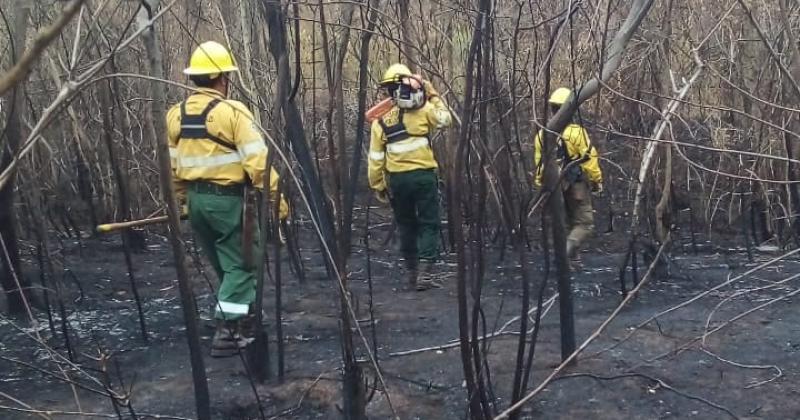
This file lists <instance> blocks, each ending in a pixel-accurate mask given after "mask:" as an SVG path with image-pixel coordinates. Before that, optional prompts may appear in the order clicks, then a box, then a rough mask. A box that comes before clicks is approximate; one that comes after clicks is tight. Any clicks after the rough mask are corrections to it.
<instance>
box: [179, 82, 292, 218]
mask: <svg viewBox="0 0 800 420" xmlns="http://www.w3.org/2000/svg"><path fill="white" fill-rule="evenodd" d="M213 100H219V103H218V104H217V105H216V106H214V108H213V109H211V110H210V112H209V113H208V116H207V117H206V120H205V129H206V130H208V133H209V134H211V135H213V136H216V137H217V138H218V139H219V140H221V141H222V143H224V144H229V145H230V147H226V146H223V145H221V144H218V143H216V142H214V141H212V140H210V139H202V138H200V139H198V138H185V139H182V138H181V104H176V105H175V106H173V107H172V108H171V109H170V110H169V111H168V112H167V137H168V142H169V152H170V157H171V160H172V171H173V180H174V181H175V192H176V194H177V195H178V196H179V197H184V196H185V193H186V186H187V183H188V182H191V181H205V182H213V183H215V184H219V185H235V184H243V183H245V182H246V180H248V179H249V180H250V182H251V183H252V185H253V186H255V187H256V188H259V189H263V187H264V185H263V176H264V173H265V171H266V170H267V154H268V149H267V146H266V145H265V144H264V139H263V137H262V135H261V132H260V131H259V130H258V128H257V127H256V126H255V124H254V123H253V114H251V113H250V111H249V110H248V109H247V107H245V105H244V104H242V103H241V102H239V101H234V100H230V99H225V98H224V97H223V95H222V94H221V93H220V92H218V91H216V90H213V89H199V90H198V91H197V92H195V93H194V94H192V95H191V96H189V98H188V99H187V100H186V101H185V111H186V114H187V115H199V114H202V113H203V111H204V110H205V109H206V107H207V106H208V105H209V103H210V102H211V101H213ZM201 129H202V127H201ZM269 182H270V185H269V190H270V192H272V193H273V194H274V193H276V192H277V190H278V173H277V172H276V171H275V169H274V168H270V176H269ZM283 205H284V203H282V207H283Z"/></svg>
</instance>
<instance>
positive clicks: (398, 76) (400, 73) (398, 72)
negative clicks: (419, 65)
mask: <svg viewBox="0 0 800 420" xmlns="http://www.w3.org/2000/svg"><path fill="white" fill-rule="evenodd" d="M411 75H412V74H411V69H409V68H408V66H406V65H405V64H400V63H396V64H392V65H391V66H389V68H388V69H386V71H385V72H384V73H383V79H381V84H382V85H385V84H388V83H400V82H401V81H402V79H403V78H404V77H409V76H411Z"/></svg>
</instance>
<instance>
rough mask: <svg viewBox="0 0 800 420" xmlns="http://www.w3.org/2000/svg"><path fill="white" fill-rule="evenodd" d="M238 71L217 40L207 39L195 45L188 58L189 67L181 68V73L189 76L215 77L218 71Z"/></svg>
mask: <svg viewBox="0 0 800 420" xmlns="http://www.w3.org/2000/svg"><path fill="white" fill-rule="evenodd" d="M232 71H239V68H238V67H236V64H235V63H234V62H233V56H232V55H231V53H230V52H229V51H228V49H227V48H225V46H224V45H222V44H220V43H219V42H214V41H208V42H204V43H202V44H200V45H198V46H197V48H196V49H195V50H194V52H193V53H192V58H191V59H189V67H187V68H185V69H184V70H183V74H186V75H189V76H196V75H208V76H209V77H211V78H212V79H213V78H216V77H217V76H219V74H220V73H228V72H232Z"/></svg>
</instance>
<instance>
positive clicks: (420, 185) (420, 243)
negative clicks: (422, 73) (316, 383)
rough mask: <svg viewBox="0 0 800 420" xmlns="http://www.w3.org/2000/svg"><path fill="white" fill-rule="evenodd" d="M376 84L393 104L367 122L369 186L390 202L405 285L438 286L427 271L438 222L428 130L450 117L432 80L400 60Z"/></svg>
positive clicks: (436, 244) (435, 249) (435, 253)
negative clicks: (403, 264) (398, 238)
mask: <svg viewBox="0 0 800 420" xmlns="http://www.w3.org/2000/svg"><path fill="white" fill-rule="evenodd" d="M381 87H382V88H383V89H385V91H386V93H387V94H388V95H389V97H390V98H392V102H393V105H394V106H393V107H392V109H391V110H389V111H388V112H387V113H386V114H385V115H383V116H382V117H380V118H379V119H377V120H375V121H374V122H373V123H372V129H371V136H370V148H369V168H368V170H369V186H370V188H372V189H373V190H374V191H375V193H376V196H377V197H378V200H380V201H381V202H384V203H386V202H389V203H391V206H392V210H393V211H394V216H395V220H396V222H397V227H398V230H399V233H400V250H401V252H402V254H403V258H404V259H405V263H406V276H407V280H408V283H409V286H410V287H412V288H415V289H416V290H420V291H421V290H427V289H430V288H435V287H441V285H440V284H438V283H437V282H436V281H435V280H434V279H433V278H432V276H431V274H432V271H433V265H434V263H435V262H436V260H437V259H438V258H439V228H440V223H441V222H440V219H439V188H438V178H437V175H436V169H437V168H438V164H437V163H436V159H435V158H434V156H433V149H432V148H431V143H430V142H431V134H432V131H433V130H434V129H439V128H444V127H448V126H449V125H450V123H451V120H452V116H451V115H450V110H449V109H448V108H447V105H446V104H445V103H444V101H443V100H442V98H441V97H439V93H438V92H437V91H436V89H434V87H433V85H432V84H431V83H430V82H429V81H427V80H423V79H422V78H420V77H419V76H416V75H413V74H412V73H411V70H409V68H408V67H406V66H405V65H403V64H394V65H392V66H390V67H389V68H388V69H387V70H386V72H385V73H384V76H383V79H381Z"/></svg>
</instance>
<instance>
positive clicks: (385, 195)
mask: <svg viewBox="0 0 800 420" xmlns="http://www.w3.org/2000/svg"><path fill="white" fill-rule="evenodd" d="M375 199H376V200H378V201H379V202H381V203H383V204H389V192H388V191H386V190H380V191H378V190H375Z"/></svg>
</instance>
